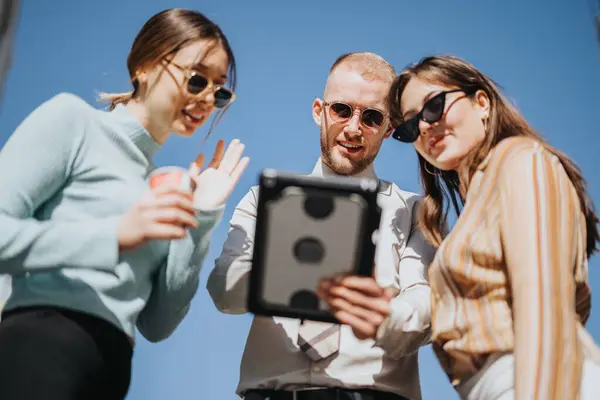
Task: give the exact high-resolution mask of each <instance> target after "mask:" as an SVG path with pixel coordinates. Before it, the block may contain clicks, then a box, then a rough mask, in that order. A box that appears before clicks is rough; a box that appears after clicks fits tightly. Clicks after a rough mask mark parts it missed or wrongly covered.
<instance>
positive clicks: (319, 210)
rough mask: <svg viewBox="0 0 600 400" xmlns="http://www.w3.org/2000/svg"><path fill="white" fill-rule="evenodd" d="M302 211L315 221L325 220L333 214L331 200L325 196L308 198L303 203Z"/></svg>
mask: <svg viewBox="0 0 600 400" xmlns="http://www.w3.org/2000/svg"><path fill="white" fill-rule="evenodd" d="M304 209H305V210H306V213H307V214H308V215H310V216H311V217H313V218H315V219H324V218H327V217H328V216H329V215H330V214H331V213H332V212H333V199H332V198H331V197H325V196H314V195H313V196H308V197H307V198H306V200H305V201H304Z"/></svg>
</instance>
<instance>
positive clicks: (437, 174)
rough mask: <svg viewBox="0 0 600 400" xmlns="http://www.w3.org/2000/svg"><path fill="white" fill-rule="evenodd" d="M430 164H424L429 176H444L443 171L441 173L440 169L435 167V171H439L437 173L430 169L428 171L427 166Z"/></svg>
mask: <svg viewBox="0 0 600 400" xmlns="http://www.w3.org/2000/svg"><path fill="white" fill-rule="evenodd" d="M428 164H429V163H428V162H426V163H425V164H423V165H424V167H423V168H425V171H426V172H427V173H428V174H429V175H433V176H441V175H442V171H440V169H439V168H436V167H433V168H435V169H436V170H437V171H438V172H437V173H433V172H431V171H430V170H428V169H427V165H428Z"/></svg>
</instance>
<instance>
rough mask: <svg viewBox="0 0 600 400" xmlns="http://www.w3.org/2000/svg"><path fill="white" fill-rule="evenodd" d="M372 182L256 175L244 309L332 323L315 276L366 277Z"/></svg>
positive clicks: (376, 213) (375, 187)
mask: <svg viewBox="0 0 600 400" xmlns="http://www.w3.org/2000/svg"><path fill="white" fill-rule="evenodd" d="M379 185H380V183H379V181H378V180H377V179H368V178H363V179H358V178H349V177H342V176H332V177H315V176H307V175H298V174H291V173H285V172H281V171H277V170H273V169H266V170H264V171H263V172H262V173H261V175H260V183H259V191H258V205H257V218H256V230H255V237H254V252H253V256H252V269H251V272H250V276H249V281H250V286H249V292H248V304H247V305H248V310H249V311H250V312H252V313H254V314H255V315H262V316H282V317H289V318H298V319H301V320H305V319H306V320H313V321H323V322H334V323H337V322H338V321H337V320H336V318H335V317H334V316H333V315H332V314H331V312H330V311H329V309H328V307H327V304H326V303H325V302H324V301H321V300H320V299H319V298H318V297H317V295H316V288H317V286H318V283H319V281H320V279H321V278H323V277H326V276H332V275H337V274H355V275H362V276H372V274H373V265H374V258H375V250H376V241H377V232H378V229H379V223H380V219H381V209H380V207H379V206H378V204H377V194H378V192H379Z"/></svg>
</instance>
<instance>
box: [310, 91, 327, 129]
mask: <svg viewBox="0 0 600 400" xmlns="http://www.w3.org/2000/svg"><path fill="white" fill-rule="evenodd" d="M324 107H325V105H324V104H323V100H321V99H319V98H316V99H315V101H313V104H312V116H313V121H315V124H317V125H318V126H321V119H322V117H323V108H324Z"/></svg>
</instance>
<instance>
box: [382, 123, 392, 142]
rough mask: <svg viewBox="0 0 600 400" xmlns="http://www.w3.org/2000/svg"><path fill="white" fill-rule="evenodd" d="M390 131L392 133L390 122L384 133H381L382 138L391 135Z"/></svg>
mask: <svg viewBox="0 0 600 400" xmlns="http://www.w3.org/2000/svg"><path fill="white" fill-rule="evenodd" d="M392 133H394V127H393V126H392V124H390V126H388V128H387V129H386V131H385V133H384V134H383V138H384V139H387V138H389V137H390V136H392Z"/></svg>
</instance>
